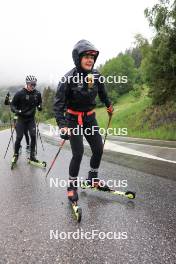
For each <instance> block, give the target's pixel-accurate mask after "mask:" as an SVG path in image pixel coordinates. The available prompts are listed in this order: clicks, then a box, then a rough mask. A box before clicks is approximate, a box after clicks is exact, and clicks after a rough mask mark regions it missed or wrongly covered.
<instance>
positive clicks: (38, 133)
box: [37, 123, 45, 151]
mask: <svg viewBox="0 0 176 264" xmlns="http://www.w3.org/2000/svg"><path fill="white" fill-rule="evenodd" d="M38 137H39V138H40V142H41V145H42V149H43V151H45V149H44V145H43V141H42V137H41V134H40V130H39V123H38V124H37V139H38Z"/></svg>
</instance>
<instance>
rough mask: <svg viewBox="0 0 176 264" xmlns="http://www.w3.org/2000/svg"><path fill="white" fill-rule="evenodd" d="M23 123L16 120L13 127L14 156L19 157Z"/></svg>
mask: <svg viewBox="0 0 176 264" xmlns="http://www.w3.org/2000/svg"><path fill="white" fill-rule="evenodd" d="M24 128H25V123H24V122H23V121H21V120H18V121H17V123H16V126H15V129H16V141H15V153H14V155H16V156H18V155H19V149H20V146H21V140H22V138H23V133H24Z"/></svg>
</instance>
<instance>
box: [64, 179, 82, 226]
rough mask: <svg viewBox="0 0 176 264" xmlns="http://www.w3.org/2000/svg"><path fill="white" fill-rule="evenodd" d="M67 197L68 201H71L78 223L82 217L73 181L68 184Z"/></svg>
mask: <svg viewBox="0 0 176 264" xmlns="http://www.w3.org/2000/svg"><path fill="white" fill-rule="evenodd" d="M67 197H68V200H69V202H70V203H71V206H72V209H73V213H74V215H75V217H76V220H77V222H78V223H80V222H81V217H82V209H81V207H79V206H78V192H77V187H75V186H74V185H73V183H70V186H69V187H68V188H67Z"/></svg>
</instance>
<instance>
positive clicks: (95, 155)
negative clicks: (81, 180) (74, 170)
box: [84, 119, 103, 182]
mask: <svg viewBox="0 0 176 264" xmlns="http://www.w3.org/2000/svg"><path fill="white" fill-rule="evenodd" d="M93 127H95V129H94V130H93ZM84 136H85V138H86V140H87V141H88V143H89V145H90V148H91V151H92V156H91V159H90V171H89V174H88V180H90V181H92V179H94V181H95V182H96V179H97V182H98V181H99V179H98V169H99V166H100V162H101V158H102V154H103V142H102V137H101V135H100V133H99V127H98V124H97V121H96V119H92V120H91V121H89V122H85V124H84Z"/></svg>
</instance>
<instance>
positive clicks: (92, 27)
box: [0, 0, 157, 85]
mask: <svg viewBox="0 0 176 264" xmlns="http://www.w3.org/2000/svg"><path fill="white" fill-rule="evenodd" d="M156 2H157V0H133V1H131V0H108V1H106V0H104V1H100V0H89V1H84V0H75V1H72V0H64V1H59V0H1V2H0V85H2V84H8V85H9V84H17V83H21V84H23V82H24V78H25V76H26V75H27V74H34V75H36V76H37V78H38V80H39V82H43V81H45V82H47V83H49V82H50V81H51V79H53V81H54V82H56V81H57V80H58V78H59V76H62V75H63V74H65V73H66V72H67V71H69V70H70V69H71V68H72V67H73V66H74V65H73V61H72V48H73V46H74V44H75V43H76V42H77V41H78V40H80V39H83V38H84V39H87V40H89V41H91V42H92V43H93V44H94V45H95V46H96V47H97V48H98V49H99V50H100V55H99V58H98V60H97V65H99V64H100V63H104V62H105V61H106V60H107V59H109V58H111V57H113V56H116V55H117V54H118V53H119V52H120V51H124V50H125V49H126V48H129V47H131V46H132V43H133V41H134V35H135V34H136V33H141V34H143V35H144V36H145V37H147V38H148V39H150V38H151V37H152V35H153V32H152V29H151V28H149V26H148V21H147V20H146V19H145V17H144V9H145V8H146V7H151V6H153V4H154V3H156Z"/></svg>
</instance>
